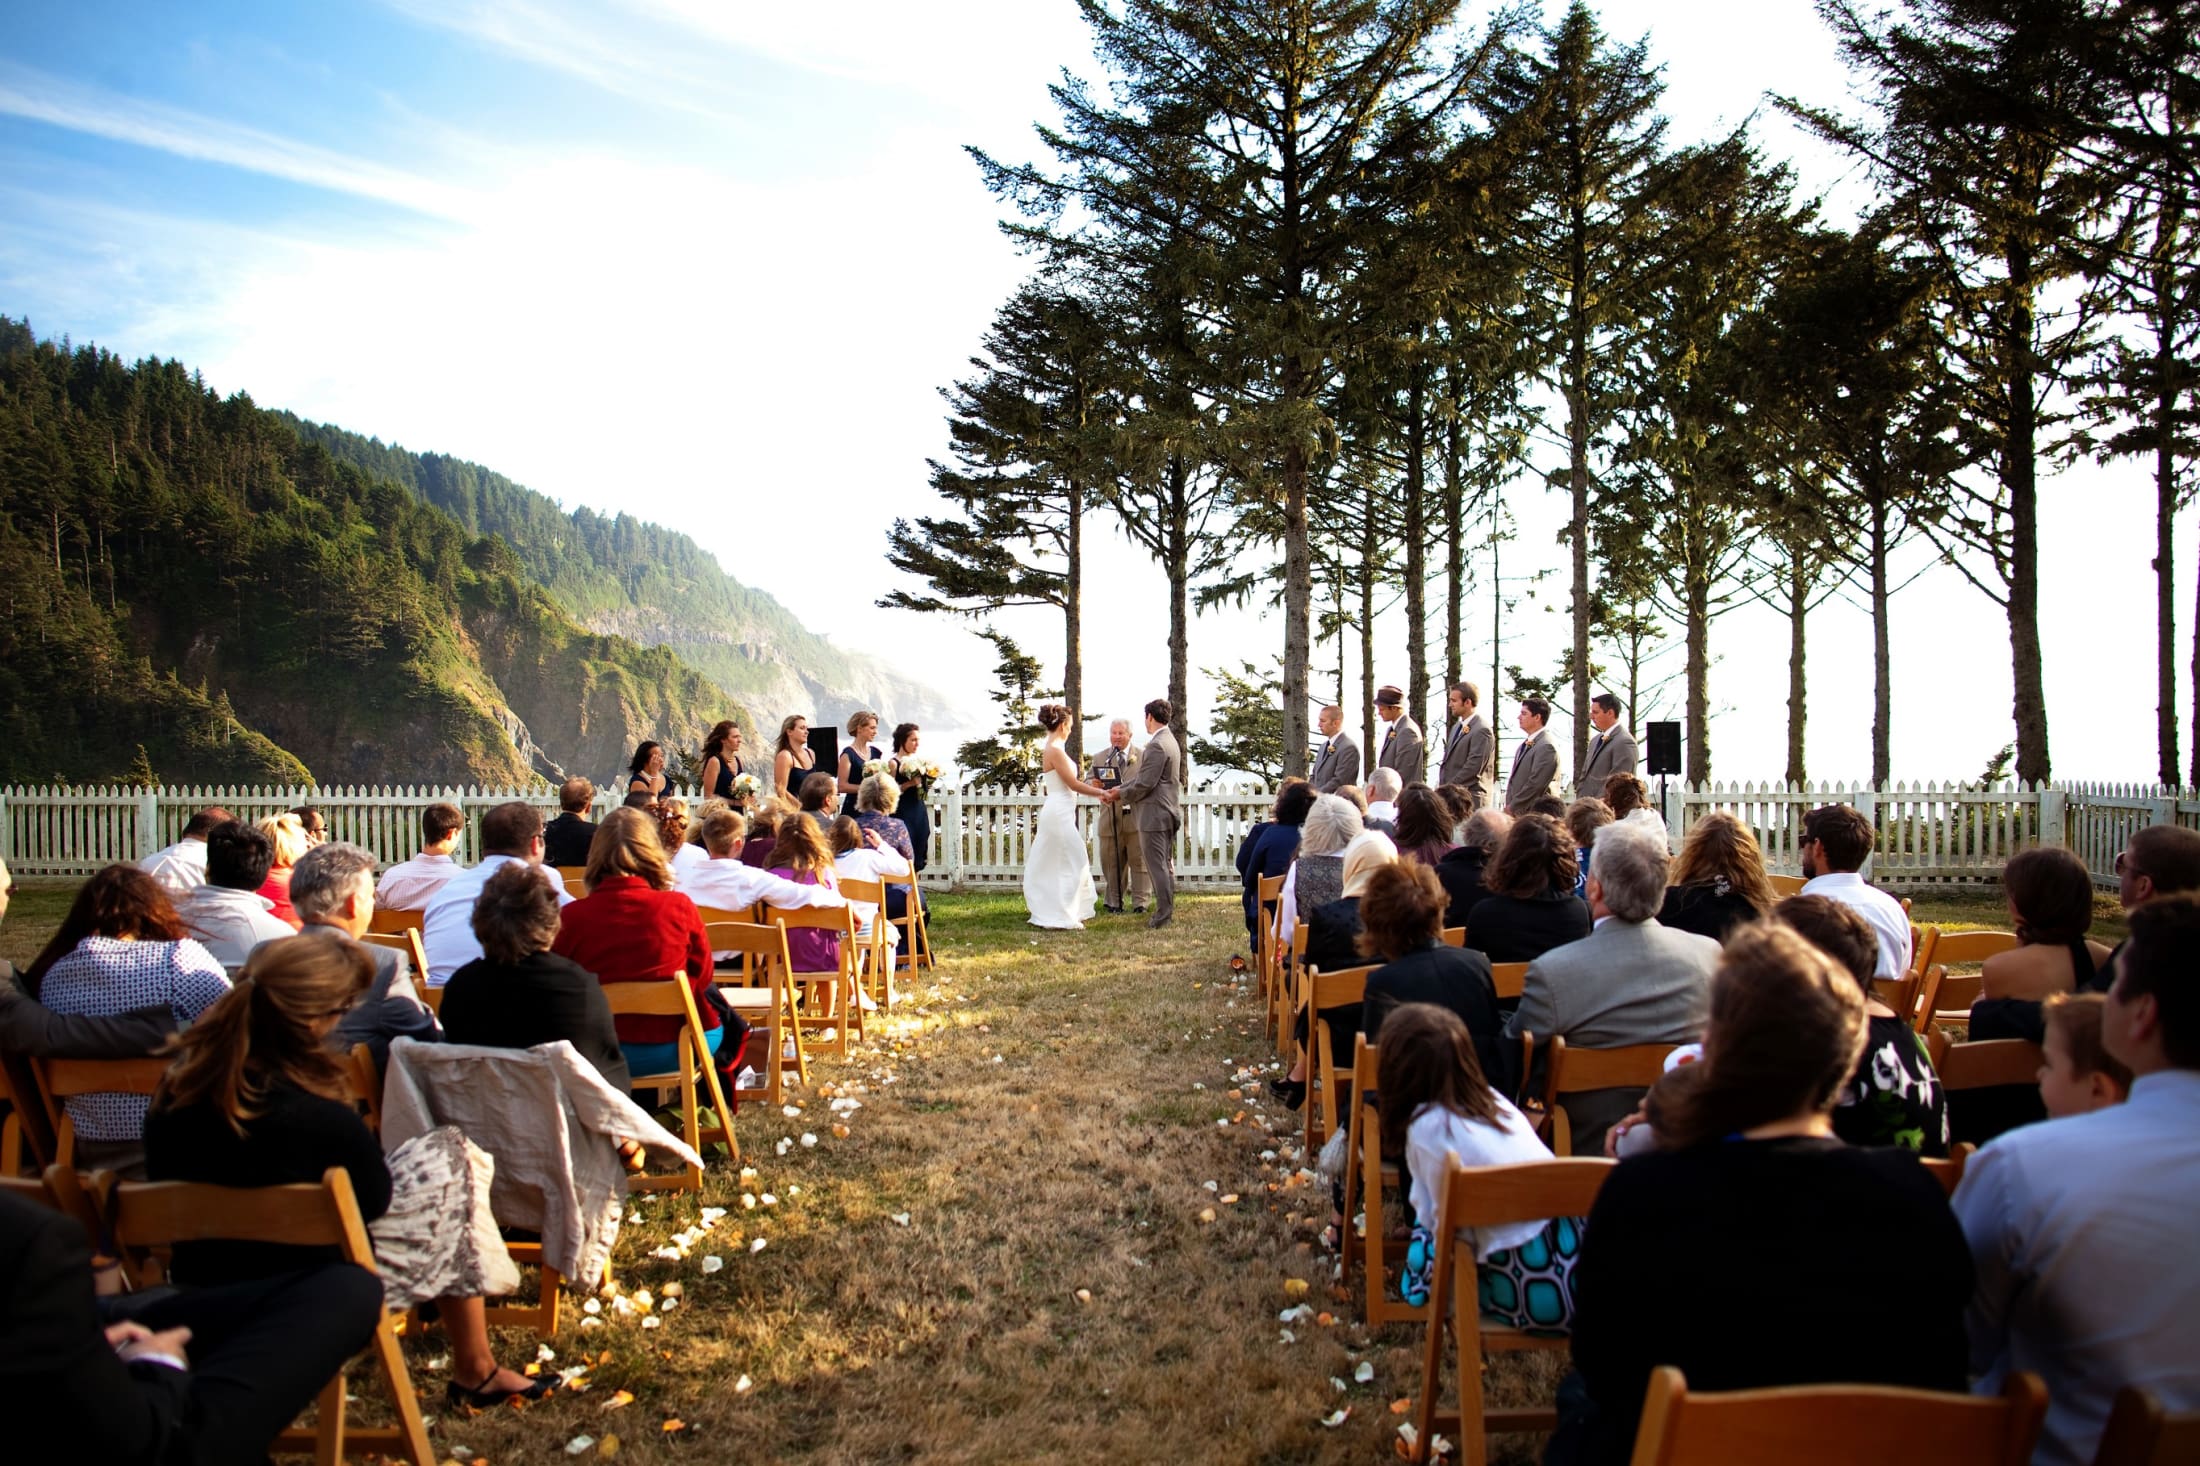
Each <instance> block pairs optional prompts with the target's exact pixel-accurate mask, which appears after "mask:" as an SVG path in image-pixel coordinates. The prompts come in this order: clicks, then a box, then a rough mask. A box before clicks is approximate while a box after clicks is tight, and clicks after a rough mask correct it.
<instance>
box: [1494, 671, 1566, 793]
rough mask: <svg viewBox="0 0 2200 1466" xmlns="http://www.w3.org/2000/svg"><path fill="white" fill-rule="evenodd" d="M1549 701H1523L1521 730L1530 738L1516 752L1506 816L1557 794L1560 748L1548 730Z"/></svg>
mask: <svg viewBox="0 0 2200 1466" xmlns="http://www.w3.org/2000/svg"><path fill="white" fill-rule="evenodd" d="M1550 720H1551V704H1550V700H1549V699H1547V698H1541V697H1524V698H1522V699H1520V731H1521V732H1523V733H1525V734H1527V735H1528V736H1527V737H1525V738H1523V739H1521V740H1520V745H1519V747H1517V748H1515V749H1514V750H1513V768H1512V778H1511V779H1509V780H1507V781H1506V784H1505V813H1507V814H1509V815H1518V814H1519V813H1520V812H1521V810H1522V809H1524V808H1525V807H1526V806H1527V803H1528V801H1529V800H1531V799H1540V798H1542V797H1543V796H1544V795H1546V794H1556V793H1557V792H1558V749H1557V747H1556V746H1555V745H1554V744H1553V743H1552V742H1551V736H1550V734H1549V733H1548V732H1546V731H1545V729H1546V726H1547V725H1548V724H1549V722H1550Z"/></svg>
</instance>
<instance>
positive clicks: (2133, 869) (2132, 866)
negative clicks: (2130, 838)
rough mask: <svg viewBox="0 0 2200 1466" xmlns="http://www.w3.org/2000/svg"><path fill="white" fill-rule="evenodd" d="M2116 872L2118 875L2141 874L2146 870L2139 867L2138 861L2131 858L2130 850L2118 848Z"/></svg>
mask: <svg viewBox="0 0 2200 1466" xmlns="http://www.w3.org/2000/svg"><path fill="white" fill-rule="evenodd" d="M2116 874H2117V875H2118V876H2143V875H2145V874H2146V872H2145V871H2143V870H2141V869H2139V862H2138V861H2136V860H2133V859H2132V858H2131V852H2130V851H2128V850H2119V851H2117V852H2116Z"/></svg>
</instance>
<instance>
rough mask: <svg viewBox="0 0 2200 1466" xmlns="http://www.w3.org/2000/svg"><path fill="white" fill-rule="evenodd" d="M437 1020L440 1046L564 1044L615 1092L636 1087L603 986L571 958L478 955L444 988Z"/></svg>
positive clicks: (525, 1046)
mask: <svg viewBox="0 0 2200 1466" xmlns="http://www.w3.org/2000/svg"><path fill="white" fill-rule="evenodd" d="M441 1019H442V1023H443V1041H444V1042H445V1043H454V1044H479V1045H481V1046H482V1047H483V1048H488V1049H531V1048H533V1047H534V1046H535V1045H536V1044H548V1043H556V1042H557V1041H558V1040H559V1039H564V1040H565V1041H566V1042H567V1043H569V1044H571V1045H572V1046H573V1049H574V1052H576V1053H578V1054H579V1055H580V1056H581V1057H582V1058H584V1059H586V1060H587V1061H588V1062H589V1063H591V1064H593V1065H595V1067H596V1072H597V1073H599V1074H601V1075H602V1076H603V1077H604V1082H605V1083H607V1084H609V1085H610V1086H611V1087H612V1088H613V1089H616V1090H618V1091H619V1092H620V1093H621V1094H624V1093H625V1092H626V1091H627V1090H628V1089H630V1088H632V1087H633V1083H634V1080H633V1077H632V1076H631V1074H630V1073H629V1072H628V1070H627V1067H626V1053H625V1051H624V1050H623V1049H621V1048H620V1047H619V1035H618V1032H617V1030H616V1029H615V1028H614V1026H613V1024H612V1021H611V1004H610V1002H609V1001H608V1000H607V999H606V998H605V997H604V993H603V984H602V983H601V982H598V981H597V980H596V975H595V974H594V973H592V972H589V971H588V970H586V969H585V968H583V967H582V966H581V965H580V964H579V963H577V962H574V961H572V960H571V959H570V958H566V957H560V956H557V955H556V954H554V953H551V952H547V951H544V952H537V953H535V954H534V955H533V956H531V957H527V958H524V959H522V960H520V961H518V962H513V963H502V962H491V961H490V960H489V959H488V958H486V957H477V958H475V959H474V960H473V961H471V962H469V963H467V964H466V965H465V966H463V967H461V968H459V969H458V971H456V972H454V973H452V974H451V980H450V982H449V983H447V984H445V986H444V988H443V1010H442V1014H441Z"/></svg>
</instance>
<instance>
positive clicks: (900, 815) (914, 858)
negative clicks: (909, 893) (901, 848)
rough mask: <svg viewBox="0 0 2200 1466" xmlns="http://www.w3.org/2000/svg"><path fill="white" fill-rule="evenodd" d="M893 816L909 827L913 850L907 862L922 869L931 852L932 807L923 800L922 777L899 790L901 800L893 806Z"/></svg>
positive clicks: (910, 842)
mask: <svg viewBox="0 0 2200 1466" xmlns="http://www.w3.org/2000/svg"><path fill="white" fill-rule="evenodd" d="M894 818H895V819H897V820H900V821H901V822H902V823H903V824H904V825H907V826H908V827H909V844H910V846H911V848H912V850H913V851H914V853H913V854H912V855H911V856H910V857H909V863H910V864H911V865H913V866H915V867H916V868H917V869H918V870H920V871H921V870H923V869H924V862H925V860H926V859H927V858H928V857H929V856H930V855H931V853H932V808H931V806H930V805H928V804H926V803H925V801H924V781H923V780H922V779H919V780H917V781H916V782H915V783H914V784H912V785H911V786H910V787H909V788H907V789H904V790H902V791H901V800H900V802H899V803H897V804H896V805H895V806H894Z"/></svg>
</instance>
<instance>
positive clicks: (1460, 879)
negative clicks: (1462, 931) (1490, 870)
mask: <svg viewBox="0 0 2200 1466" xmlns="http://www.w3.org/2000/svg"><path fill="white" fill-rule="evenodd" d="M1489 860H1490V853H1489V852H1488V851H1487V850H1484V849H1482V848H1481V847H1480V846H1478V845H1461V846H1458V847H1456V848H1454V849H1452V850H1448V851H1446V852H1445V853H1444V858H1443V859H1441V860H1439V861H1437V862H1436V879H1437V881H1438V882H1439V883H1440V884H1441V885H1442V886H1443V888H1444V925H1446V926H1465V925H1466V924H1467V913H1469V912H1471V911H1472V910H1474V908H1475V905H1476V903H1478V902H1480V901H1481V900H1483V899H1484V898H1485V897H1487V896H1488V895H1489V894H1490V892H1489V887H1487V886H1485V885H1483V884H1482V868H1483V867H1484V866H1486V865H1488V864H1489Z"/></svg>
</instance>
